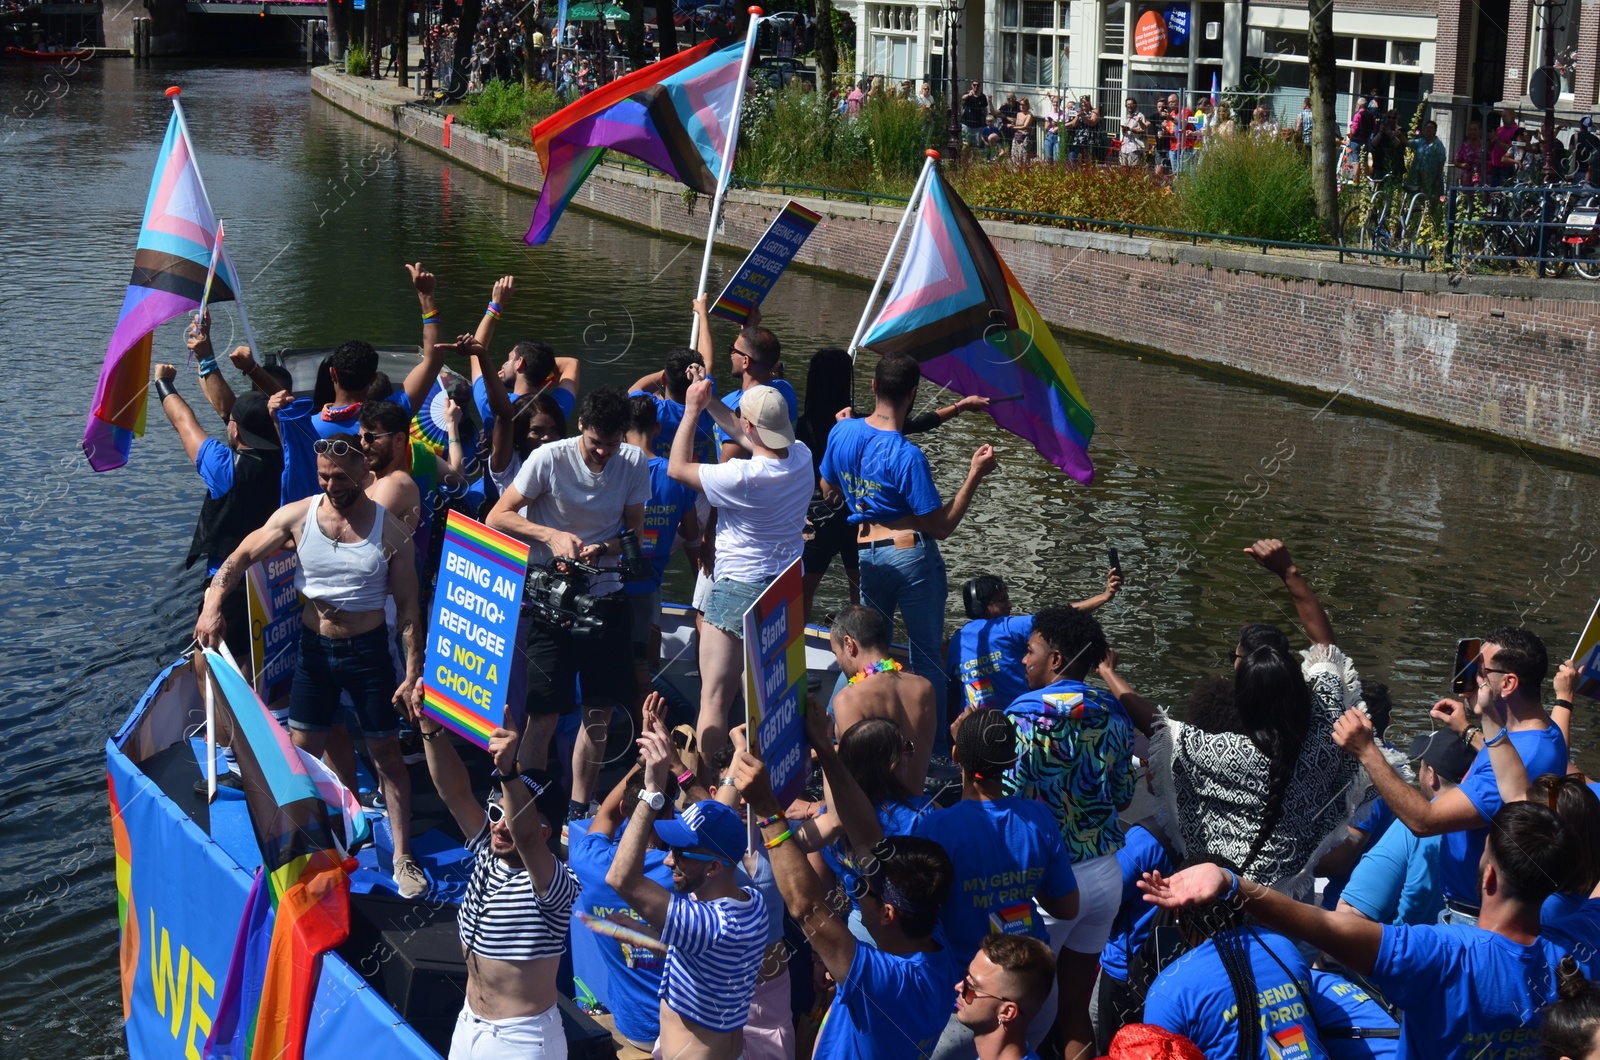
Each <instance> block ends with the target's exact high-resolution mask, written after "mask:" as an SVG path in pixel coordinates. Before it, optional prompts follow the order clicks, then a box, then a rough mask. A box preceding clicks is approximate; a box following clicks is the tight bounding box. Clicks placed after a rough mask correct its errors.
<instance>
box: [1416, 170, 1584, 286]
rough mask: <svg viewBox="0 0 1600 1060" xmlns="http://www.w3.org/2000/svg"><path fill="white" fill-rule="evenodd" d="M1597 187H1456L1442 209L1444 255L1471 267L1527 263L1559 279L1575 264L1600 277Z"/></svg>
mask: <svg viewBox="0 0 1600 1060" xmlns="http://www.w3.org/2000/svg"><path fill="white" fill-rule="evenodd" d="M1597 222H1600V189H1596V188H1593V187H1590V186H1589V185H1587V184H1576V185H1562V186H1532V185H1512V186H1509V187H1498V188H1497V187H1454V188H1451V189H1450V191H1449V195H1448V198H1447V204H1446V209H1445V257H1446V258H1447V259H1448V260H1450V261H1455V262H1460V263H1462V264H1469V263H1472V262H1488V263H1493V264H1498V265H1502V266H1515V265H1531V266H1533V267H1534V268H1535V269H1536V271H1537V273H1538V275H1540V276H1559V275H1561V274H1562V273H1564V272H1565V271H1566V269H1567V267H1568V266H1569V265H1574V264H1576V265H1577V266H1578V271H1579V273H1580V274H1582V275H1584V276H1585V277H1586V278H1593V277H1591V276H1590V273H1591V271H1593V272H1596V274H1597V275H1600V267H1597V266H1596V265H1594V264H1591V262H1593V261H1594V260H1595V259H1596V257H1597V255H1600V228H1597Z"/></svg>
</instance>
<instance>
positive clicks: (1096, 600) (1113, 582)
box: [1072, 569, 1122, 611]
mask: <svg viewBox="0 0 1600 1060" xmlns="http://www.w3.org/2000/svg"><path fill="white" fill-rule="evenodd" d="M1121 591H1122V573H1121V572H1120V571H1118V570H1115V569H1112V570H1108V571H1106V588H1105V591H1104V592H1100V593H1096V594H1095V595H1093V596H1091V597H1089V598H1087V599H1084V600H1079V601H1078V602H1077V603H1075V604H1073V605H1072V609H1073V610H1074V611H1093V610H1095V609H1096V608H1101V607H1104V606H1105V605H1107V604H1109V603H1110V602H1111V601H1113V600H1115V599H1116V598H1117V593H1119V592H1121Z"/></svg>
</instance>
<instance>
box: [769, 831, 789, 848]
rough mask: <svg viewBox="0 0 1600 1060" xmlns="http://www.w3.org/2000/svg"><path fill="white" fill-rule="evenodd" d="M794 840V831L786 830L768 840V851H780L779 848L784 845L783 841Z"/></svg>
mask: <svg viewBox="0 0 1600 1060" xmlns="http://www.w3.org/2000/svg"><path fill="white" fill-rule="evenodd" d="M793 838H794V833H793V832H792V831H790V830H789V829H787V828H785V829H784V830H783V833H782V834H781V835H777V836H774V837H773V838H771V839H769V840H767V849H768V850H776V849H778V847H780V846H782V845H783V841H784V840H785V839H793Z"/></svg>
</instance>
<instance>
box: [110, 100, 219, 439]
mask: <svg viewBox="0 0 1600 1060" xmlns="http://www.w3.org/2000/svg"><path fill="white" fill-rule="evenodd" d="M177 91H178V90H177V89H175V88H173V89H168V90H167V94H168V95H169V96H171V97H172V107H173V111H172V120H171V121H169V122H168V123H167V138H166V140H164V141H163V142H162V144H161V154H160V156H159V158H158V159H157V161H156V172H155V177H154V178H153V179H152V180H151V182H150V197H149V198H148V199H147V200H146V202H145V207H144V226H143V227H142V228H141V229H140V230H139V247H138V249H137V250H136V251H134V255H133V278H132V279H130V280H129V281H128V293H127V295H126V296H125V297H124V298H123V300H122V313H121V314H120V315H119V316H118V317H117V328H116V331H114V332H112V335H111V345H110V346H109V347H108V348H107V349H106V359H105V363H104V364H103V365H102V366H101V368H100V384H99V386H97V387H96V388H95V392H94V404H93V405H92V406H91V407H90V412H89V423H88V425H87V426H86V427H85V428H84V431H83V451H84V454H85V455H87V456H88V458H89V466H90V467H92V468H94V469H95V470H96V471H110V470H112V469H113V468H119V467H121V466H122V465H123V464H126V463H127V462H128V451H129V449H130V448H131V447H132V443H133V439H134V438H136V437H142V436H143V435H144V419H145V392H146V391H147V390H148V389H149V386H150V341H151V335H152V334H153V333H154V331H155V329H156V328H158V327H160V326H161V325H162V324H165V323H166V322H167V321H169V320H171V319H172V318H173V317H175V316H178V315H180V314H183V313H192V312H194V311H195V310H197V309H199V308H200V298H201V293H202V291H204V289H205V285H206V274H207V272H209V271H210V266H211V251H212V247H214V246H215V245H216V243H217V217H216V214H214V213H213V212H212V211H211V201H210V200H209V199H208V198H206V189H205V185H203V184H202V183H200V172H199V170H198V169H196V168H195V161H194V145H193V144H191V143H190V142H189V134H188V130H187V129H185V128H184V124H183V116H182V111H181V109H180V108H179V104H178V99H177V95H176V93H177ZM238 290H239V277H238V275H237V273H236V272H235V271H234V268H233V261H232V260H231V259H230V258H229V257H228V251H227V250H226V248H224V249H223V250H222V251H221V253H220V254H219V255H218V261H217V275H216V279H215V280H214V281H213V283H212V285H211V301H212V302H226V301H232V300H234V299H236V298H237V297H238V296H237V294H236V292H237V291H238Z"/></svg>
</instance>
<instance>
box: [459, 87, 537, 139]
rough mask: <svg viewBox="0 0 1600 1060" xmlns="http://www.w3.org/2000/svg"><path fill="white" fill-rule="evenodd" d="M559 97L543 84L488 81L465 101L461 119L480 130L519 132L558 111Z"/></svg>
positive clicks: (486, 131) (487, 131) (488, 131)
mask: <svg viewBox="0 0 1600 1060" xmlns="http://www.w3.org/2000/svg"><path fill="white" fill-rule="evenodd" d="M561 107H562V103H561V97H560V96H557V95H556V93H555V89H553V88H551V87H550V86H549V85H547V84H538V85H535V86H534V87H533V88H532V89H529V88H527V87H526V86H524V85H523V84H522V82H520V81H498V80H496V81H490V82H489V83H488V84H486V85H484V86H483V91H482V92H479V93H478V94H477V95H475V96H473V97H471V98H470V99H468V100H467V105H466V109H465V110H463V111H462V112H461V120H462V121H463V122H465V123H466V124H467V125H468V126H469V127H470V128H473V129H476V130H478V131H479V132H484V133H503V132H505V131H506V130H508V129H516V130H518V131H522V130H525V129H527V128H528V127H529V126H531V125H533V124H534V123H535V122H537V121H539V119H541V118H545V117H548V116H549V115H551V114H554V113H555V112H556V111H558V110H560V109H561Z"/></svg>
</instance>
